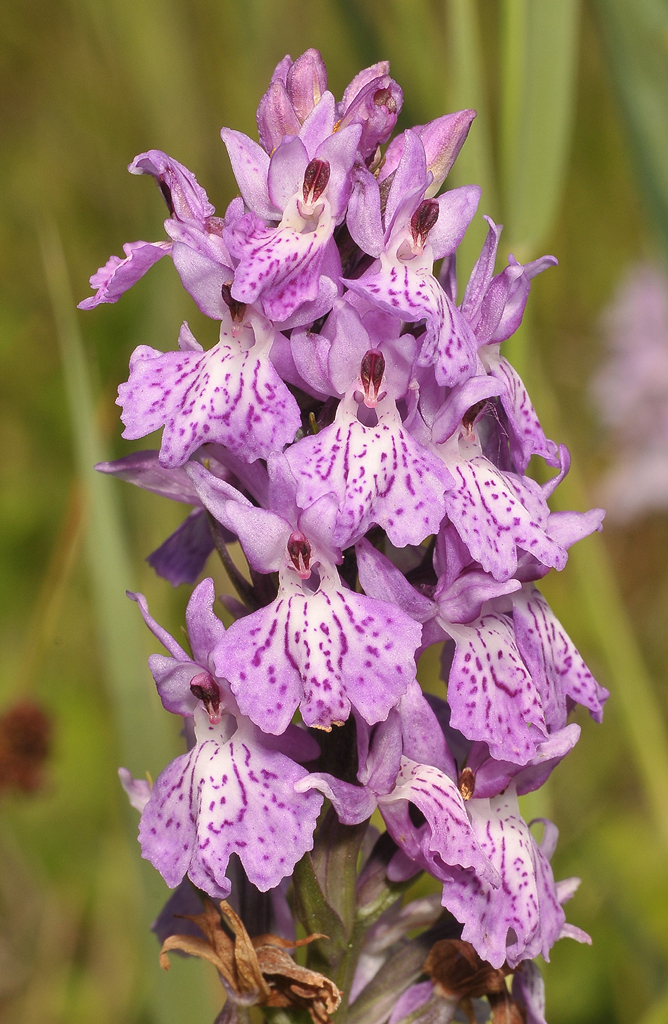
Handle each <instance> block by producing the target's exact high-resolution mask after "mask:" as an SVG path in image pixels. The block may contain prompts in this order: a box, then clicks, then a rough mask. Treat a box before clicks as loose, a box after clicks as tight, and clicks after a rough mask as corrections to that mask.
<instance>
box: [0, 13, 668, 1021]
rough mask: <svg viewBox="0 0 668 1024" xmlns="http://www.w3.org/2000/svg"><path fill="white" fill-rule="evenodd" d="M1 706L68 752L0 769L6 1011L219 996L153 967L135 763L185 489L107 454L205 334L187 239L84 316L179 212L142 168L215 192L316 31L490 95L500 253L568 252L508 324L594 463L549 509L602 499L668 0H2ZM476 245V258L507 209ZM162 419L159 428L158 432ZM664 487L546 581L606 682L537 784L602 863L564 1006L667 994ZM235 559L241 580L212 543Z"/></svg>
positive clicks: (588, 873) (603, 1014) (569, 970)
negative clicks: (603, 421)
mask: <svg viewBox="0 0 668 1024" xmlns="http://www.w3.org/2000/svg"><path fill="white" fill-rule="evenodd" d="M0 36H1V40H0V42H1V55H0V61H1V64H0V84H1V94H2V98H3V99H2V106H1V108H0V126H1V131H2V146H1V149H0V359H1V369H0V391H1V394H2V408H1V411H0V416H1V424H2V438H3V445H2V457H1V459H0V463H1V474H2V477H1V479H2V493H1V497H0V510H1V517H2V527H1V531H2V533H1V536H2V548H1V552H2V553H1V556H0V557H1V563H0V565H1V570H0V571H1V577H2V582H3V586H2V590H1V591H0V602H1V610H2V643H1V646H0V666H1V668H0V713H1V712H2V711H3V709H6V708H8V707H10V706H11V705H13V704H14V703H15V702H16V701H17V700H19V699H22V698H26V697H30V698H31V699H33V700H36V701H38V702H39V703H40V704H41V705H42V707H43V708H44V709H45V710H46V711H47V713H48V715H49V716H50V718H51V721H52V726H53V751H52V755H51V757H50V760H49V762H48V765H47V769H46V772H45V781H44V783H43V786H42V788H41V789H40V790H39V791H38V792H36V793H33V794H31V795H24V794H21V793H11V792H6V793H3V794H0V1017H1V1019H2V1020H3V1021H7V1022H9V1024H19V1022H20V1024H38V1022H39V1024H60V1022H63V1024H65V1022H67V1024H70V1022H71V1024H79V1022H81V1024H84V1022H87V1024H88V1022H91V1021H95V1022H96V1024H126V1022H127V1024H140V1022H141V1024H172V1022H173V1024H185V1022H188V1024H200V1022H202V1024H206V1022H208V1021H210V1020H212V1019H213V1016H215V1013H216V1012H217V1009H218V1006H219V997H218V995H217V993H216V987H217V985H216V983H215V981H214V979H213V977H212V975H213V972H212V971H210V969H207V968H206V966H205V965H203V964H201V963H199V962H197V963H195V962H194V961H178V959H177V958H173V959H174V961H175V963H174V966H173V968H172V970H171V972H170V974H169V975H166V974H162V975H160V972H159V971H158V967H157V945H156V943H155V942H154V940H153V938H152V936H149V935H147V934H146V926H147V924H148V922H149V921H150V920H151V919H152V916H154V914H155V913H156V910H157V908H158V907H159V906H160V904H161V901H162V900H163V899H164V896H165V893H166V889H165V888H164V886H163V885H162V882H161V881H160V880H159V879H158V878H157V876H156V874H155V872H153V870H152V869H150V868H149V867H148V866H147V865H145V864H143V863H140V858H139V850H138V848H137V846H136V842H135V839H134V835H135V830H136V814H135V812H131V811H130V810H129V809H128V808H127V807H126V801H125V798H124V796H123V794H122V792H121V790H120V786H119V784H118V782H117V778H116V768H117V766H118V764H119V763H123V764H126V765H127V767H129V768H130V769H132V770H133V771H134V773H135V774H137V775H143V773H144V772H145V771H146V770H147V769H148V770H149V771H150V772H151V774H152V775H153V777H155V775H156V774H157V773H158V772H159V771H160V769H161V767H162V766H163V765H164V763H165V761H166V760H167V759H168V758H169V757H171V756H174V754H175V753H176V752H178V751H179V750H180V749H181V748H180V742H181V741H180V740H179V738H178V735H177V732H176V729H175V728H174V727H173V723H171V722H169V721H166V718H167V716H166V715H164V714H162V713H161V711H160V708H159V707H158V702H157V698H156V697H155V695H154V693H153V689H152V682H151V680H150V676H149V674H148V670H147V669H146V668H145V658H146V655H148V654H149V653H151V651H153V650H156V643H155V641H153V640H152V638H150V636H149V634H148V631H146V630H145V629H144V628H143V625H142V624H141V622H140V620H139V615H138V613H137V609H136V606H134V605H131V604H130V603H129V602H127V601H126V599H125V597H124V596H123V595H124V591H125V589H126V588H130V589H140V590H142V591H143V592H144V593H145V594H146V595H147V597H148V599H149V604H150V606H151V610H152V612H153V614H154V615H155V616H156V618H158V620H159V621H160V622H162V623H164V624H165V625H166V626H168V627H170V628H171V629H172V631H176V632H177V633H178V630H179V629H180V623H181V622H182V616H183V609H184V607H185V603H186V601H187V597H188V594H187V593H186V591H187V589H188V588H182V590H179V591H173V590H172V589H171V588H170V587H169V585H168V584H166V583H165V582H164V581H161V580H158V579H157V578H156V577H155V576H154V575H153V573H152V571H151V570H150V569H149V568H148V566H147V565H146V564H145V562H144V561H143V559H144V557H145V555H146V554H147V553H148V552H149V551H151V550H153V548H154V547H156V546H157V545H158V544H159V543H160V542H161V541H162V540H163V539H164V538H165V536H166V535H167V533H168V532H170V530H171V529H173V528H174V527H175V526H176V525H177V523H178V522H179V521H180V518H181V510H180V509H179V508H178V507H175V506H172V505H171V504H170V503H168V502H166V501H163V500H162V499H160V498H158V497H155V496H152V495H150V494H145V493H143V492H140V491H139V490H137V489H136V488H132V487H130V486H129V485H123V484H120V483H116V482H115V481H112V480H109V479H106V478H100V479H96V478H95V476H94V474H92V473H91V471H90V469H89V467H90V465H91V464H92V462H94V461H95V460H96V459H99V458H103V457H118V456H120V455H121V454H124V453H126V452H127V451H129V450H130V447H131V446H130V445H128V444H126V443H124V442H122V441H121V440H120V423H119V420H118V415H117V412H118V410H117V409H116V407H115V406H114V398H115V390H116V387H117V385H118V383H119V382H120V381H122V380H125V379H126V378H127V363H128V357H129V355H130V353H131V352H132V350H133V348H134V347H135V346H136V345H138V344H149V345H154V346H155V347H157V348H162V349H169V348H173V347H174V345H175V342H176V337H177V333H178V327H179V324H180V322H181V320H182V319H184V318H186V317H187V318H188V319H189V321H190V322H191V326H192V327H193V330H194V332H195V335H196V336H197V337H198V338H199V340H200V341H201V342H202V343H203V344H204V345H205V346H208V345H210V344H212V343H213V341H214V340H215V335H216V327H215V324H213V323H211V322H206V321H205V320H204V318H203V317H201V316H200V315H199V314H198V313H197V311H196V310H195V309H194V306H193V304H192V302H191V301H190V299H189V298H188V296H187V295H186V294H185V293H184V292H183V291H182V289H181V288H180V286H179V283H178V279H177V276H176V272H175V271H174V268H173V266H172V265H171V263H170V262H169V261H164V262H163V263H161V264H159V265H158V266H156V267H155V268H154V269H153V270H152V271H151V273H150V274H149V275H148V276H147V277H146V278H145V279H144V280H143V281H142V282H140V283H139V285H137V286H136V287H135V288H134V289H133V290H132V292H130V293H128V294H127V295H125V296H124V297H123V299H122V300H121V302H119V303H118V304H117V305H113V306H109V305H107V306H102V307H100V308H99V309H98V310H97V311H95V312H94V313H87V314H85V313H79V312H77V311H76V310H75V309H74V303H75V302H76V301H79V300H80V299H82V298H84V297H85V296H86V295H88V294H89V288H88V283H87V280H88V277H89V276H90V274H91V273H92V272H93V271H94V270H95V269H96V268H97V267H98V266H100V265H101V264H103V263H104V262H105V261H106V260H107V258H108V256H109V254H110V253H117V254H120V253H121V247H122V244H123V242H125V241H130V240H135V239H139V238H143V239H147V240H149V241H152V240H156V239H160V238H162V237H163V229H162V219H163V217H164V208H163V205H162V201H161V199H160V196H159V195H158V193H157V190H156V189H155V188H154V187H153V185H152V183H151V182H149V181H147V180H144V179H137V178H134V177H131V176H129V175H128V174H127V173H126V172H125V167H126V165H127V164H128V163H129V161H130V160H131V159H132V157H133V156H134V155H135V154H136V153H138V152H141V151H142V150H146V149H149V148H160V149H164V150H166V151H167V152H169V153H170V154H171V155H172V156H174V157H175V158H177V159H178V160H180V161H181V162H183V163H184V164H186V165H187V166H188V167H189V168H191V169H192V170H193V171H194V172H195V174H196V175H197V177H198V179H199V181H200V182H201V183H202V184H203V185H204V186H205V188H206V189H207V191H208V193H209V196H210V198H211V200H212V201H213V202H214V203H215V205H216V206H217V208H218V210H219V211H222V210H224V208H225V206H226V204H227V202H228V201H229V200H230V199H231V198H232V197H233V195H234V194H235V188H234V183H233V179H232V175H231V172H230V170H229V166H228V162H227V158H226V155H225V152H224V147H223V145H222V143H221V141H220V138H219V135H218V131H219V128H220V126H221V125H223V124H225V125H228V126H231V127H234V128H237V129H240V130H242V131H246V132H248V133H249V134H251V135H254V134H255V133H254V115H255V108H256V105H257V102H258V100H259V97H260V95H261V93H262V92H263V91H264V89H265V88H266V86H267V83H268V81H269V78H270V75H271V72H272V70H273V67H274V65H275V64H276V62H277V61H278V60H280V59H281V58H282V57H283V56H284V54H285V53H291V54H292V56H293V57H296V56H297V55H298V54H299V53H300V52H302V51H303V50H304V49H306V48H307V47H309V46H316V47H318V48H319V49H320V50H321V51H322V53H323V55H324V57H325V60H326V62H327V65H328V69H329V73H330V87H331V88H332V89H333V91H334V92H335V94H336V95H337V96H340V95H341V93H342V91H343V89H344V87H345V85H346V84H347V82H348V81H349V80H350V79H351V78H352V77H353V75H354V74H355V73H356V71H357V70H359V68H361V67H364V66H366V65H368V64H370V63H372V62H375V61H376V60H379V59H381V58H389V59H390V61H391V65H392V72H393V75H394V77H395V78H396V79H397V80H398V81H399V82H400V84H401V85H402V87H403V89H404V94H405V106H404V113H403V115H402V120H401V125H402V126H408V125H410V124H412V123H423V122H424V121H426V120H427V119H429V118H432V117H436V116H438V115H439V114H441V113H444V112H446V111H449V110H454V109H458V108H461V107H465V106H466V107H476V108H477V109H478V111H479V117H478V119H477V120H476V121H475V122H474V125H473V128H472V131H471V135H470V137H469V140H468V142H467V144H466V146H465V148H464V151H463V153H462V155H461V157H460V159H459V161H458V163H457V165H456V168H455V170H454V171H453V173H452V175H451V184H452V183H454V184H461V183H464V182H470V181H475V182H478V183H480V184H482V186H483V200H482V203H481V207H480V212H481V213H483V212H485V213H489V214H491V215H492V216H494V217H495V219H497V220H501V221H502V222H503V223H504V224H505V226H506V230H505V232H504V235H503V237H502V242H501V256H502V258H503V261H504V263H505V259H506V256H507V254H508V252H509V251H512V252H514V253H515V254H516V255H517V256H518V258H520V259H530V258H534V257H536V256H538V255H541V254H542V252H552V253H554V254H555V255H556V256H557V257H558V258H559V261H560V266H559V268H558V269H554V270H550V271H549V272H548V273H546V274H544V275H543V276H541V277H540V278H539V279H537V280H536V282H535V283H534V287H533V290H532V297H531V300H530V307H529V312H528V316H527V321H526V325H525V327H524V328H523V330H522V333H521V335H520V336H519V337H518V338H516V339H513V341H512V342H511V343H509V346H508V347H509V349H510V348H511V346H512V358H513V359H514V360H515V361H516V364H517V365H518V366H519V367H520V369H521V372H522V373H523V374H524V376H525V379H526V380H527V382H528V383H529V386H530V389H531V390H532V393H533V395H534V401H535V404H536V405H537V407H538V411H539V413H540V414H541V416H542V418H543V422H544V425H545V426H546V428H547V430H548V433H549V435H550V436H552V437H554V438H555V439H556V440H558V441H563V442H566V443H567V444H568V445H569V446H570V449H571V453H572V456H573V464H574V469H573V471H572V473H571V475H570V477H569V478H568V479H567V481H566V482H565V483H564V484H563V485H562V488H560V492H558V495H557V496H555V500H556V502H557V504H556V505H555V506H554V507H574V508H577V509H585V508H587V507H590V506H591V505H593V504H595V503H596V502H595V495H596V485H597V481H598V480H599V479H600V478H601V475H602V473H603V471H604V470H605V468H606V465H607V463H608V461H609V459H610V457H611V447H610V445H609V443H608V441H607V440H606V437H605V435H604V433H603V431H602V428H601V427H600V425H599V424H598V422H597V419H596V415H595V412H594V410H593V408H592V405H591V399H590V392H589V390H588V382H589V379H590V378H591V376H592V374H593V372H594V371H595V369H596V367H597V366H598V365H599V364H600V361H601V359H602V355H603V350H602V344H601V338H600V315H601V311H602V309H603V308H604V307H605V305H606V303H608V302H609V301H610V299H611V297H612V295H613V293H614V290H615V288H616V286H617V285H618V284H619V282H620V280H621V279H622V277H623V276H624V273H625V271H626V270H627V268H628V267H629V266H630V265H631V264H633V263H635V262H636V261H638V260H639V259H649V260H655V261H661V260H662V259H663V258H664V256H665V254H666V250H667V248H668V129H667V125H668V3H667V2H666V0H597V2H594V0H591V2H585V3H580V2H578V0H478V2H476V0H382V2H381V0H319V2H318V3H317V4H316V3H313V2H310V3H308V2H301V0H245V2H240V0H105V2H102V0H69V2H68V0H57V2H54V3H51V4H46V3H44V2H43V0H21V2H18V0H8V2H6V3H5V4H3V5H2V6H0ZM471 236H472V237H471V239H467V240H466V241H465V243H464V246H463V253H462V260H461V263H462V265H463V266H464V268H466V269H469V268H470V266H471V265H472V263H473V260H474V254H475V251H476V249H477V248H478V247H479V245H480V243H481V241H482V238H483V236H484V224H483V222H482V219H481V218H478V219H477V221H476V226H475V227H474V228H473V229H472V230H471ZM147 446H148V445H147V444H146V442H145V441H142V442H139V443H136V444H134V448H141V447H147ZM667 563H668V515H667V514H654V515H652V516H647V517H645V518H644V519H643V520H642V521H639V522H637V523H635V524H634V525H633V526H630V527H627V528H626V529H623V530H622V529H620V528H616V529H615V528H609V529H606V531H605V535H604V537H603V538H601V537H598V536H597V537H595V538H590V539H588V540H586V541H584V542H583V543H582V544H580V545H579V546H578V548H577V549H575V550H574V551H573V552H572V555H571V559H570V562H569V565H568V567H567V569H566V570H565V572H564V573H563V574H562V575H561V576H557V575H556V574H554V573H553V574H552V575H551V576H550V578H549V579H548V580H546V581H545V583H544V587H543V589H544V590H545V592H546V593H547V595H548V597H549V599H550V601H551V602H552V604H553V606H554V608H555V610H556V612H557V614H558V615H559V616H560V618H561V619H562V621H563V622H564V624H565V625H566V627H567V628H568V630H569V632H570V633H571V635H572V637H573V638H574V640H575V642H576V644H577V645H578V646H579V647H580V649H581V650H582V652H583V654H584V655H585V657H586V659H587V660H588V662H589V664H590V666H591V668H592V670H593V671H594V672H595V674H596V675H597V677H598V678H599V679H600V681H601V682H602V683H604V684H605V685H607V686H608V687H609V688H610V689H611V690H612V699H611V701H610V704H609V707H608V710H607V711H606V717H605V722H604V724H603V726H602V727H598V726H595V725H593V724H592V723H590V722H589V721H588V720H587V719H586V718H585V717H584V716H580V717H578V721H580V722H581V724H582V726H583V735H582V739H581V742H580V744H579V745H578V747H577V748H576V749H575V751H574V752H573V754H572V755H571V756H570V757H569V758H568V759H567V762H566V763H564V764H563V765H561V766H560V768H559V769H558V770H557V772H556V773H555V775H554V776H553V778H552V780H551V781H550V784H549V787H548V789H547V792H546V793H544V794H541V796H540V797H539V798H532V800H533V803H532V802H531V800H528V801H527V808H526V812H527V814H529V813H535V812H538V813H549V815H550V816H552V817H553V818H554V820H555V821H556V822H557V824H558V825H559V828H560V829H561V839H560V844H559V847H558V850H557V854H556V855H555V858H554V867H555V875H556V876H557V878H560V877H565V876H567V875H571V874H577V875H579V876H581V878H582V880H583V882H582V887H581V889H580V892H579V893H578V894H577V896H576V897H575V899H574V901H573V902H572V903H571V904H570V906H569V919H570V920H571V921H573V923H576V924H577V925H579V926H580V927H582V928H584V929H586V930H587V931H589V932H590V933H591V935H592V937H593V940H594V944H593V947H592V948H589V947H583V946H579V945H576V944H575V943H573V942H571V941H569V940H564V941H563V942H561V943H559V944H558V945H557V947H555V949H554V953H553V960H552V963H551V964H550V965H549V966H548V967H547V968H546V980H547V987H548V1019H549V1020H550V1022H551V1024H598V1022H601V1024H602V1022H606V1024H615V1022H619V1024H622V1022H623V1024H628V1022H636V1021H638V1022H642V1024H662V1022H665V1021H668V859H667V856H666V854H667V852H668V750H667V749H666V726H665V720H666V703H667V700H668V697H667V693H666V685H665V684H666V665H667V664H668V658H667V655H668V649H667V647H668V640H667V636H668V630H667V629H666V621H667V612H668V582H667V576H666V567H667ZM209 571H211V572H213V573H214V574H216V577H217V580H218V582H219V585H220V587H221V588H222V586H223V577H222V575H221V573H220V572H219V571H218V568H217V567H216V566H215V565H214V564H213V560H212V562H211V568H210V570H209Z"/></svg>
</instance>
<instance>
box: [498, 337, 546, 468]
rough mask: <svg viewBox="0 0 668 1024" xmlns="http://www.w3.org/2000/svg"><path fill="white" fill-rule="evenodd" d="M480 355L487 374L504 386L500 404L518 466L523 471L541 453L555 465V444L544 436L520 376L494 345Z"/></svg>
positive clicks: (512, 452)
mask: <svg viewBox="0 0 668 1024" xmlns="http://www.w3.org/2000/svg"><path fill="white" fill-rule="evenodd" d="M482 358H483V362H485V363H486V364H487V366H488V368H489V372H490V374H491V375H492V376H493V377H496V378H497V379H498V380H499V381H501V382H502V383H503V384H504V385H505V387H504V389H503V390H502V391H501V392H500V396H501V404H502V406H503V408H504V410H505V412H506V415H507V417H508V421H509V423H510V427H511V434H510V451H511V455H512V457H513V461H514V463H515V465H516V467H517V469H518V470H519V471H520V472H521V473H524V471H525V470H526V468H527V466H528V465H529V460H530V459H531V456H532V455H540V456H542V458H544V459H545V461H546V462H547V464H548V465H549V466H558V465H559V450H558V448H557V445H556V444H555V442H554V441H549V440H548V439H547V438H546V436H545V433H544V432H543V428H542V427H541V425H540V422H539V420H538V416H537V415H536V410H535V409H534V407H533V404H532V402H531V399H530V398H529V395H528V392H527V389H526V387H525V386H524V382H523V381H522V378H521V377H520V375H519V374H518V373H517V371H516V370H515V369H514V368H513V367H512V366H511V365H510V363H509V362H508V360H507V359H505V358H504V357H503V356H502V355H501V354H500V353H499V352H498V350H497V349H496V347H488V348H487V350H486V351H484V352H483V353H482Z"/></svg>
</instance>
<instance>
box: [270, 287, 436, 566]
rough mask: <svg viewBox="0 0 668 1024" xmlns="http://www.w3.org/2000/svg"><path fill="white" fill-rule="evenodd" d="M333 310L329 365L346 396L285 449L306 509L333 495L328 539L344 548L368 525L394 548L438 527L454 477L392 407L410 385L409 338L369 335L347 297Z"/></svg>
mask: <svg viewBox="0 0 668 1024" xmlns="http://www.w3.org/2000/svg"><path fill="white" fill-rule="evenodd" d="M335 316H336V321H335V323H336V327H335V334H334V340H333V341H332V344H331V348H330V351H329V359H328V365H329V367H336V369H335V370H334V369H332V370H330V372H329V382H331V384H330V386H331V387H333V389H335V390H336V391H337V392H338V393H342V392H343V393H344V397H343V400H342V401H341V402H340V403H339V406H338V409H337V412H336V418H335V420H334V423H332V424H331V426H329V427H326V428H325V429H324V430H321V431H320V432H319V433H318V434H317V435H316V436H315V437H308V438H303V439H302V440H301V441H299V442H298V443H297V444H295V445H293V446H292V448H291V449H290V450H289V451H288V453H287V454H286V458H287V460H288V462H289V464H290V466H291V468H292V471H293V473H294V474H295V477H296V479H297V482H298V489H297V502H298V504H299V505H300V506H301V507H302V508H308V507H309V506H310V505H312V504H313V503H314V502H315V501H317V500H319V499H320V498H321V497H323V496H324V495H326V494H333V495H335V496H336V498H337V501H338V514H337V520H336V525H335V528H334V534H333V539H334V542H335V543H336V544H337V545H339V546H341V547H347V546H349V545H350V544H354V543H355V542H356V541H357V540H359V539H360V537H362V536H363V535H364V534H365V533H366V532H367V531H368V529H369V528H370V527H371V525H372V524H373V523H376V524H378V525H379V526H382V527H383V529H384V530H386V532H387V535H388V537H389V538H390V540H391V541H392V543H393V544H396V545H397V546H399V547H403V546H404V545H406V544H419V543H421V541H423V540H424V539H425V537H427V536H429V535H430V534H432V533H435V532H436V531H437V530H438V527H439V524H440V522H441V520H442V519H443V516H444V514H445V498H444V492H445V491H446V490H447V489H448V488H449V487H452V484H453V481H452V478H451V476H450V474H449V472H448V471H447V470H446V469H445V466H444V465H443V463H442V462H439V459H438V458H437V457H436V455H435V454H434V453H433V452H432V451H430V450H429V449H427V448H424V447H423V446H422V445H421V444H420V443H419V442H417V441H415V440H414V439H413V438H412V437H411V436H410V434H409V433H408V432H407V431H406V430H405V429H404V427H403V425H402V422H401V417H400V415H399V411H398V409H397V404H396V403H397V399H399V398H401V397H402V395H403V394H404V393H405V392H406V390H407V386H408V380H409V378H410V369H411V366H412V364H413V360H414V352H415V344H414V341H413V339H412V338H411V337H410V336H402V337H401V338H389V339H387V340H385V341H380V340H377V339H372V338H371V337H370V336H369V334H368V332H367V330H366V329H365V326H364V324H363V322H362V320H360V318H359V316H358V314H356V313H355V311H354V310H353V309H352V307H351V306H349V305H348V304H346V303H341V304H340V305H339V306H338V307H337V309H336V310H335ZM297 343H298V342H297V341H296V344H297ZM297 351H298V350H297ZM304 372H305V373H308V368H307V369H305V371H304ZM322 376H323V373H322V372H321V377H322ZM329 382H328V381H327V380H326V379H325V380H324V381H323V384H322V386H324V387H327V386H328V383H329Z"/></svg>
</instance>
